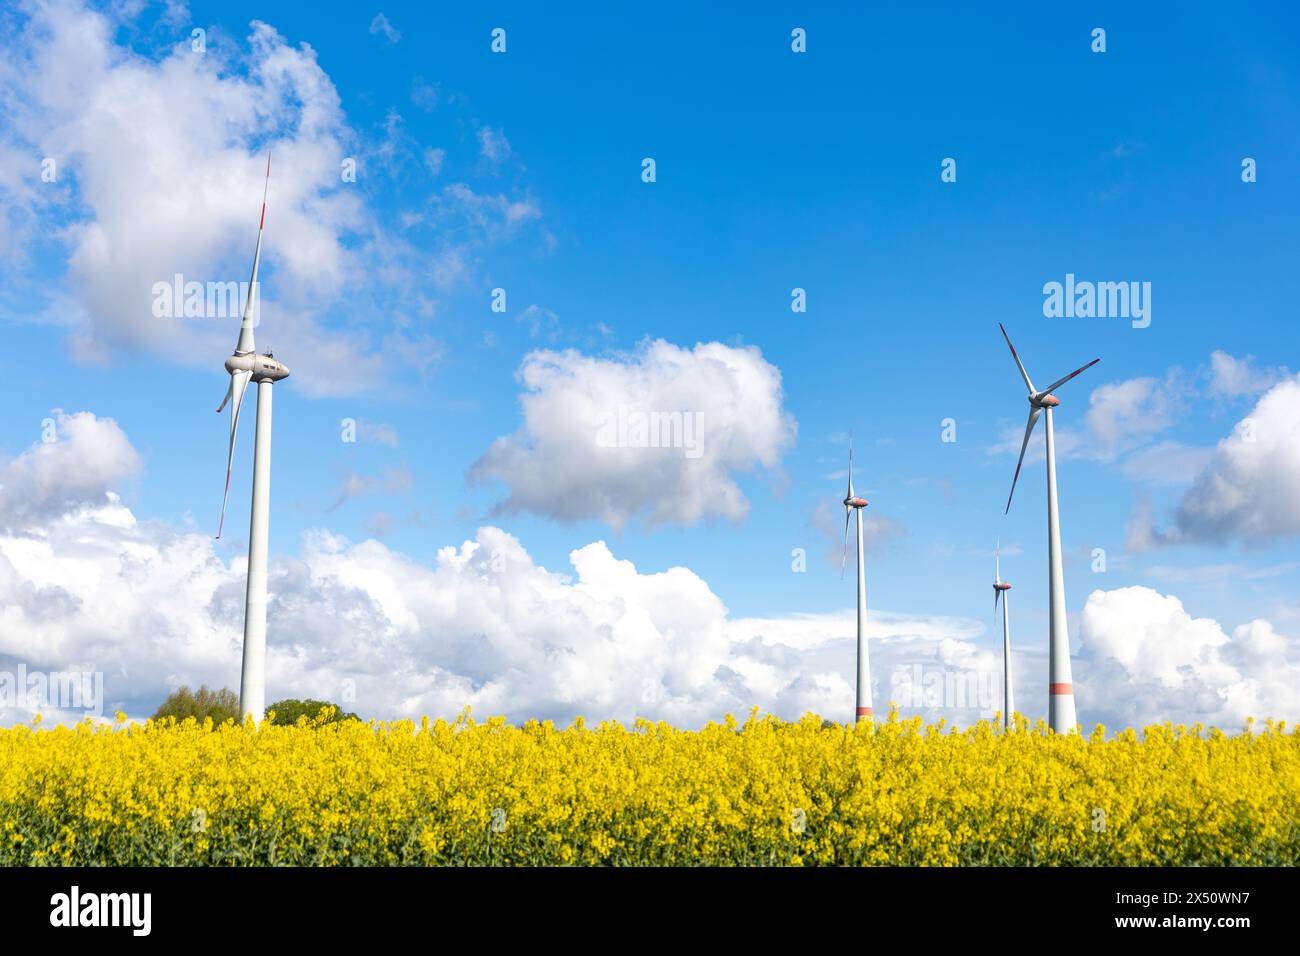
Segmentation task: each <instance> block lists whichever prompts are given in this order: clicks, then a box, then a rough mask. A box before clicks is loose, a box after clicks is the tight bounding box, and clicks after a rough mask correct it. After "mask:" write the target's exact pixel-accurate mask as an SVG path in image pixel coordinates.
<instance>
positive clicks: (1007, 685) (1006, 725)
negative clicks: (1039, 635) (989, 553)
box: [993, 542, 1016, 730]
mask: <svg viewBox="0 0 1300 956" xmlns="http://www.w3.org/2000/svg"><path fill="white" fill-rule="evenodd" d="M1010 590H1011V585H1010V584H1008V583H1007V582H1006V581H1003V580H1002V543H1001V542H998V547H997V550H996V551H994V552H993V623H995V624H996V623H997V620H998V601H1001V602H1002V727H1003V729H1004V730H1010V729H1011V723H1012V716H1011V715H1012V714H1014V713H1015V712H1016V698H1015V694H1013V693H1012V692H1011V622H1010V620H1009V619H1008V614H1010V606H1009V603H1008V600H1007V599H1008V598H1009V597H1010V595H1009V594H1007V592H1008V591H1010Z"/></svg>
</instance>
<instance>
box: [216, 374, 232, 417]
mask: <svg viewBox="0 0 1300 956" xmlns="http://www.w3.org/2000/svg"><path fill="white" fill-rule="evenodd" d="M234 393H235V377H234V376H233V375H232V376H231V377H230V384H229V385H227V386H226V397H225V398H223V399H222V400H221V404H220V405H218V406H217V414H218V415H220V414H221V412H222V411H223V410H224V409H225V407H226V402H228V401H230V396H231V395H233V394H234Z"/></svg>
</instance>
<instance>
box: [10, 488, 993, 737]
mask: <svg viewBox="0 0 1300 956" xmlns="http://www.w3.org/2000/svg"><path fill="white" fill-rule="evenodd" d="M570 563H571V570H569V571H566V572H564V573H557V572H553V571H550V570H548V569H546V568H544V567H542V566H540V565H538V564H537V563H536V562H535V561H534V560H533V559H532V557H531V556H530V555H529V554H528V553H527V551H526V550H525V549H524V548H523V546H522V545H521V544H520V543H519V541H518V540H516V539H515V538H514V537H512V536H511V535H509V534H507V533H506V532H504V531H501V530H500V529H497V528H492V527H484V528H481V529H479V531H478V533H477V535H476V536H475V538H474V539H473V540H471V541H466V542H464V543H463V544H461V545H460V546H459V547H446V548H443V549H442V550H440V551H439V552H438V555H437V558H436V560H435V562H434V564H433V566H432V567H427V566H424V565H422V564H420V563H418V562H416V561H413V560H412V559H410V558H408V557H406V556H405V555H403V554H401V553H399V552H396V551H394V550H392V549H390V548H388V547H386V546H385V545H383V544H381V543H380V542H378V541H374V540H369V541H364V542H360V543H351V542H349V541H347V540H345V539H343V538H340V537H337V536H334V535H331V534H329V533H326V532H323V531H322V532H314V533H312V534H310V535H308V536H307V538H306V540H305V541H304V543H303V547H302V550H301V553H300V554H298V555H297V556H294V557H276V558H275V559H274V560H273V561H272V566H271V573H270V579H269V590H270V595H271V597H270V605H269V632H270V640H269V644H268V666H267V673H268V678H267V679H268V693H269V694H270V695H271V697H272V698H278V697H281V696H311V697H318V698H326V699H331V700H344V701H346V702H348V704H349V706H350V707H353V708H354V709H356V710H358V711H361V712H363V713H365V714H373V715H377V716H388V717H393V716H417V715H423V714H430V715H439V716H446V717H450V716H453V715H455V714H456V713H458V712H459V711H460V710H461V709H463V708H464V707H466V706H472V707H473V708H474V709H475V711H476V712H478V713H480V714H506V715H507V716H509V717H510V718H511V719H512V720H524V719H528V718H531V717H537V718H542V719H547V718H549V719H554V720H557V721H564V722H567V721H569V720H571V719H572V718H573V717H574V716H576V715H578V714H582V715H585V716H587V717H588V718H591V719H597V718H602V719H603V718H617V719H621V720H624V721H630V720H632V719H634V718H635V717H637V716H644V717H651V718H657V719H665V720H670V721H673V722H675V723H678V724H681V725H685V726H698V725H699V724H702V723H703V722H705V721H707V720H710V719H717V718H720V717H721V716H722V714H724V713H726V712H728V711H730V712H735V713H745V712H747V711H748V709H749V708H750V707H752V706H759V707H760V708H763V709H764V710H770V711H772V712H776V713H780V714H782V715H783V716H787V717H797V716H799V715H801V714H802V713H804V712H805V711H806V710H809V709H812V710H816V711H818V712H821V713H824V714H826V715H828V716H832V717H839V718H840V719H844V718H846V717H847V711H848V708H849V706H850V704H851V700H852V695H851V692H846V688H847V687H848V684H847V683H846V676H845V675H848V674H851V673H852V665H851V661H852V653H853V651H852V646H853V645H852V640H851V638H850V637H849V635H851V633H852V628H853V619H852V616H851V615H848V614H844V615H835V616H832V615H828V616H825V617H824V618H819V619H790V620H767V621H762V620H752V619H750V620H743V621H734V620H731V619H730V618H729V615H728V612H727V608H726V607H725V605H724V604H723V602H722V601H721V599H719V597H718V596H717V595H716V594H714V593H713V592H712V590H711V589H710V588H709V586H708V584H707V583H706V582H705V581H703V580H702V579H701V578H700V577H699V576H698V575H696V574H695V573H694V572H692V571H690V570H688V569H686V568H681V567H676V568H669V569H667V570H665V571H660V572H643V571H640V570H638V569H637V568H636V567H635V566H633V565H632V564H631V562H628V561H626V560H620V559H619V558H617V557H616V556H615V555H614V554H613V553H612V552H611V551H610V549H609V547H608V546H607V545H606V544H605V543H604V542H599V541H598V542H595V543H592V544H589V545H586V546H584V547H581V548H577V549H576V550H574V551H573V552H572V553H571V555H570ZM244 569H245V562H244V561H243V560H242V559H239V558H237V559H235V560H234V561H232V562H231V563H229V564H227V563H226V562H224V561H223V560H222V559H221V557H220V556H219V555H218V554H217V553H216V552H215V551H214V549H213V542H212V540H211V539H210V538H208V537H207V536H206V535H201V534H189V533H183V532H178V531H176V530H174V529H171V528H168V527H166V526H162V525H158V524H149V523H141V522H138V521H136V520H135V518H134V517H133V515H132V514H131V512H130V511H129V510H128V509H126V508H124V507H123V506H122V505H121V503H120V502H118V501H116V500H112V499H110V500H109V501H107V502H105V503H104V504H103V505H100V506H98V507H94V508H91V507H84V508H81V509H78V510H76V511H74V512H70V513H68V514H65V515H63V516H60V517H59V518H58V519H56V520H53V521H51V522H49V523H48V524H47V525H46V526H45V527H44V528H42V529H41V531H40V533H38V534H35V535H33V534H30V533H29V534H27V535H24V536H15V535H0V619H3V620H4V621H5V627H4V628H2V629H0V662H14V661H21V662H23V663H24V665H25V666H26V667H27V668H28V669H29V671H50V670H61V669H65V668H70V667H72V666H74V665H75V666H76V667H78V668H83V669H86V670H90V671H95V672H101V673H103V674H104V675H105V677H104V692H105V709H106V711H108V712H111V711H112V710H114V709H117V708H121V709H124V710H126V711H127V712H128V713H130V714H133V715H137V716H143V715H147V714H148V713H149V712H150V710H151V709H152V708H153V707H154V706H156V704H157V702H158V701H159V700H161V698H162V697H163V696H164V695H165V694H166V692H167V690H168V689H169V688H171V687H174V686H176V685H178V684H181V683H188V684H191V685H195V684H198V683H208V684H211V685H217V686H232V687H233V686H237V681H238V670H239V661H240V634H241V631H240V624H241V622H242V614H243V596H244V592H243V586H244V577H243V576H244ZM972 629H973V628H972V627H971V626H970V625H969V624H968V625H967V627H966V631H967V632H969V631H971V630H972ZM873 632H874V633H876V634H878V635H879V636H880V637H881V638H882V641H884V640H885V639H886V638H889V637H890V636H891V635H894V634H935V635H937V634H942V633H944V632H945V626H944V624H943V623H942V622H938V623H929V624H917V625H916V626H913V625H912V624H911V623H910V622H909V619H908V618H906V617H905V616H894V617H892V618H890V619H883V618H882V619H876V620H873ZM958 633H960V630H958ZM882 646H883V643H882ZM884 659H885V658H883V657H882V662H883V660H884ZM882 666H883V665H882ZM0 669H5V668H4V667H3V663H0ZM8 669H10V670H12V668H11V667H10V668H8ZM27 716H28V714H27V713H26V712H25V711H23V712H13V713H0V719H3V720H7V721H12V720H22V719H26V717H27Z"/></svg>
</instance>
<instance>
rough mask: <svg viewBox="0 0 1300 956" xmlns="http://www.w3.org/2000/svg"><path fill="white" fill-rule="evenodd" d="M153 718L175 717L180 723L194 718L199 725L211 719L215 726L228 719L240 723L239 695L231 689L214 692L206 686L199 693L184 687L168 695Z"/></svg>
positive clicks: (225, 688) (224, 688)
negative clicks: (208, 718) (206, 718)
mask: <svg viewBox="0 0 1300 956" xmlns="http://www.w3.org/2000/svg"><path fill="white" fill-rule="evenodd" d="M153 716H154V720H161V719H162V718H163V717H175V718H176V719H177V720H178V721H181V720H184V719H185V718H186V717H193V718H194V719H195V720H197V721H198V722H199V723H202V722H203V719H204V718H205V717H211V718H212V722H213V723H214V724H222V723H225V721H226V719H227V718H229V719H231V720H234V721H238V720H239V695H238V694H236V693H235V692H234V691H233V690H231V689H230V688H229V687H223V688H221V690H213V689H212V688H210V687H208V685H207V684H204V685H203V686H201V687H200V688H199V689H198V691H191V690H190V689H189V688H188V687H182V688H180V689H179V690H174V691H172V692H171V693H170V694H168V695H167V699H166V700H164V701H163V702H162V706H160V707H159V708H158V710H157V712H156V713H155V714H154V715H153Z"/></svg>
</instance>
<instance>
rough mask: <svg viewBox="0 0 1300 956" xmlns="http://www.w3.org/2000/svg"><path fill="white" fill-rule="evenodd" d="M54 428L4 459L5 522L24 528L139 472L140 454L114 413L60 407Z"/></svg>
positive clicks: (1, 503)
mask: <svg viewBox="0 0 1300 956" xmlns="http://www.w3.org/2000/svg"><path fill="white" fill-rule="evenodd" d="M53 414H54V416H55V417H54V418H53V419H52V422H53V428H52V429H51V430H50V432H49V434H48V435H47V436H45V437H48V438H49V441H44V440H42V441H38V442H36V443H35V444H33V445H32V446H31V447H30V448H28V449H27V450H26V451H24V452H23V453H22V454H20V455H18V456H17V457H15V458H13V459H11V460H10V461H7V462H2V463H0V527H5V526H9V527H23V526H26V525H28V524H31V523H33V522H40V521H44V520H46V519H48V518H49V517H51V516H52V515H59V514H62V513H64V512H65V511H67V510H68V509H69V508H73V507H76V506H79V505H83V504H102V503H103V502H104V500H105V497H104V495H105V492H107V491H108V489H109V488H110V487H111V486H112V485H114V484H116V483H118V482H120V481H121V480H122V479H124V478H129V477H132V476H134V475H135V474H137V473H138V472H139V471H140V468H141V462H140V456H139V455H138V454H136V451H135V448H133V447H132V445H131V442H130V441H129V440H128V439H127V437H126V434H125V433H124V432H123V431H122V429H121V428H119V427H118V425H117V422H115V421H113V419H111V418H96V417H95V416H94V415H93V414H92V413H90V412H77V413H76V414H73V415H67V414H64V412H63V411H62V410H60V409H55V411H54V413H53Z"/></svg>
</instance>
